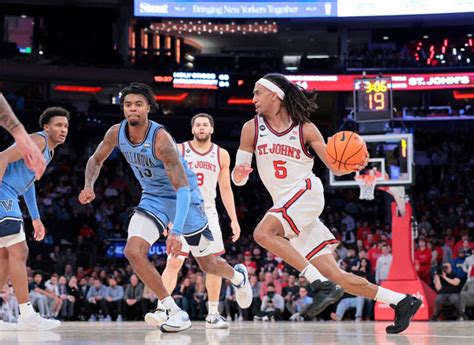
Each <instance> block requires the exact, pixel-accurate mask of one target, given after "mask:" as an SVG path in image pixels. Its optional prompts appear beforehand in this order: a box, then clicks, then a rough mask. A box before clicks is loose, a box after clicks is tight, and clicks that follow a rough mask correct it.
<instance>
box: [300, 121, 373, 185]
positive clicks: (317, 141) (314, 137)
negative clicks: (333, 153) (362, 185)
mask: <svg viewBox="0 0 474 345" xmlns="http://www.w3.org/2000/svg"><path fill="white" fill-rule="evenodd" d="M303 136H304V142H305V143H307V144H308V145H309V146H311V148H312V149H313V150H314V152H316V154H317V155H318V157H319V159H321V160H322V161H323V163H324V165H326V167H327V168H328V169H329V170H331V171H332V173H333V174H334V175H336V176H342V175H346V174H350V173H352V172H353V171H339V170H334V169H331V166H330V165H329V164H328V162H327V160H326V142H325V141H324V138H323V136H322V134H321V132H320V131H319V129H318V128H317V127H316V126H315V125H314V123H309V122H308V123H305V124H304V125H303ZM366 161H368V157H367V159H366ZM366 164H367V163H366ZM363 168H364V166H357V167H356V169H355V170H354V171H358V170H361V169H363Z"/></svg>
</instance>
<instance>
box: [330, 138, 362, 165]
mask: <svg viewBox="0 0 474 345" xmlns="http://www.w3.org/2000/svg"><path fill="white" fill-rule="evenodd" d="M365 156H367V146H366V145H365V141H364V139H362V137H361V136H360V135H358V134H357V133H354V132H350V131H343V132H338V133H336V134H335V135H334V136H332V137H331V138H329V140H328V143H327V147H326V159H327V161H328V164H329V165H330V166H331V168H333V169H335V170H339V171H353V170H355V169H356V166H357V165H360V164H362V163H363V162H364V157H365Z"/></svg>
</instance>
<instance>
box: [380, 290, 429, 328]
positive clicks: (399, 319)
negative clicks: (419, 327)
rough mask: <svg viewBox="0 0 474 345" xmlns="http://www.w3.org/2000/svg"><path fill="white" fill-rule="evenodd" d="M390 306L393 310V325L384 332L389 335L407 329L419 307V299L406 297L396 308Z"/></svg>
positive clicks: (410, 296)
mask: <svg viewBox="0 0 474 345" xmlns="http://www.w3.org/2000/svg"><path fill="white" fill-rule="evenodd" d="M390 306H391V307H392V308H393V309H395V323H394V324H393V325H390V326H387V328H385V331H386V332H387V333H389V334H396V333H400V332H403V331H404V330H406V329H407V328H408V326H409V325H410V321H411V319H412V317H413V315H415V314H416V312H417V311H418V309H419V308H420V307H421V299H419V298H416V297H414V296H412V295H407V296H406V297H405V298H404V299H402V300H401V301H400V302H398V304H397V305H396V306H395V305H393V304H390Z"/></svg>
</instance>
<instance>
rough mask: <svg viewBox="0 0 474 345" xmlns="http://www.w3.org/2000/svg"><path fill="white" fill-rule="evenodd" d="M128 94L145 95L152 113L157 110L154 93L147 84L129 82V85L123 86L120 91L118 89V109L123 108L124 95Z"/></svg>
mask: <svg viewBox="0 0 474 345" xmlns="http://www.w3.org/2000/svg"><path fill="white" fill-rule="evenodd" d="M130 94H134V95H142V96H143V97H145V99H146V100H147V102H148V105H149V106H150V110H151V112H152V113H153V112H156V111H158V109H159V108H160V106H159V105H158V103H157V102H156V100H155V94H154V93H153V91H152V90H151V88H150V87H149V86H148V85H146V84H142V83H131V84H130V85H129V86H127V87H124V88H123V89H122V91H120V109H122V110H123V103H124V101H125V96H127V95H130Z"/></svg>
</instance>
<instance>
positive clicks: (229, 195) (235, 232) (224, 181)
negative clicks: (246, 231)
mask: <svg viewBox="0 0 474 345" xmlns="http://www.w3.org/2000/svg"><path fill="white" fill-rule="evenodd" d="M219 160H220V162H221V171H220V173H219V181H218V182H219V191H220V193H221V199H222V203H223V204H224V207H225V209H226V211H227V214H228V215H229V218H230V222H231V223H230V226H231V228H232V242H235V241H237V240H238V239H239V237H240V225H239V221H238V219H237V213H236V212H235V202H234V193H233V192H232V186H231V185H230V155H229V152H227V150H224V149H222V148H221V149H220V150H219Z"/></svg>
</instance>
